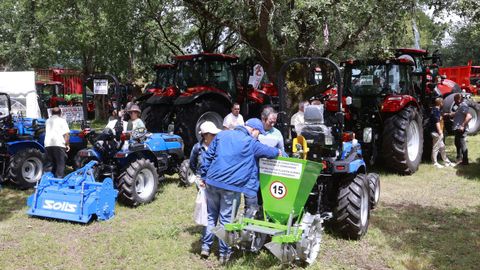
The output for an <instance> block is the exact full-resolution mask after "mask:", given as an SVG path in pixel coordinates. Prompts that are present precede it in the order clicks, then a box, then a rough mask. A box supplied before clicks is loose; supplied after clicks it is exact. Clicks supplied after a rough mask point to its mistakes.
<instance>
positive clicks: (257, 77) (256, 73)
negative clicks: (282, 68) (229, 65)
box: [248, 64, 265, 89]
mask: <svg viewBox="0 0 480 270" xmlns="http://www.w3.org/2000/svg"><path fill="white" fill-rule="evenodd" d="M263 75H265V71H263V67H262V66H261V65H258V64H257V65H255V66H254V67H253V76H250V78H248V84H251V85H253V88H255V89H258V86H259V85H260V82H261V81H262V78H263Z"/></svg>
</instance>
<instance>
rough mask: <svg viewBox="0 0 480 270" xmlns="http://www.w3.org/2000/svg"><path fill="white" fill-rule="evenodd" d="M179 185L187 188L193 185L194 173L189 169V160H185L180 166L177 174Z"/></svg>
mask: <svg viewBox="0 0 480 270" xmlns="http://www.w3.org/2000/svg"><path fill="white" fill-rule="evenodd" d="M178 175H179V177H180V181H181V184H182V185H184V186H186V187H188V186H191V185H192V184H193V183H195V178H196V176H195V173H194V172H193V171H192V170H191V169H190V160H188V159H185V160H184V161H183V162H182V164H181V165H180V172H179V173H178Z"/></svg>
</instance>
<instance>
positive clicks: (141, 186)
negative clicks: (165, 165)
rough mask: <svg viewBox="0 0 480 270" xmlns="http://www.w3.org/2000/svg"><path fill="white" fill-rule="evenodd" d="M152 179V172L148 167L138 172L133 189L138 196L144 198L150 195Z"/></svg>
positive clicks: (153, 179)
mask: <svg viewBox="0 0 480 270" xmlns="http://www.w3.org/2000/svg"><path fill="white" fill-rule="evenodd" d="M154 181H155V178H154V177H153V173H152V172H151V171H150V170H149V169H147V168H145V169H142V170H141V171H140V172H138V174H137V177H136V178H135V190H136V192H137V195H138V197H140V198H141V199H144V200H145V199H147V198H148V197H150V195H151V194H152V193H153V192H154V190H153V187H154V186H155V185H154Z"/></svg>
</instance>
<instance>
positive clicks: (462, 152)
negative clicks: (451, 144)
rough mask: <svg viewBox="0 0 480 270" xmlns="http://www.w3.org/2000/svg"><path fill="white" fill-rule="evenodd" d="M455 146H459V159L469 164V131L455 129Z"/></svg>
mask: <svg viewBox="0 0 480 270" xmlns="http://www.w3.org/2000/svg"><path fill="white" fill-rule="evenodd" d="M455 147H456V148H457V161H460V160H461V161H462V163H463V164H468V149H467V132H466V131H460V130H455Z"/></svg>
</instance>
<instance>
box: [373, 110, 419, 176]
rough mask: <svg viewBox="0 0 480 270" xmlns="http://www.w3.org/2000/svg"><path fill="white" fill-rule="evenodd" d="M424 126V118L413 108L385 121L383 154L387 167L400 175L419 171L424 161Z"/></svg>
mask: <svg viewBox="0 0 480 270" xmlns="http://www.w3.org/2000/svg"><path fill="white" fill-rule="evenodd" d="M422 126H423V125H422V117H421V115H420V114H419V113H418V110H417V109H416V108H415V107H412V106H408V107H406V108H404V109H403V110H401V111H400V112H398V113H397V114H395V115H393V116H391V117H390V118H387V120H385V125H384V128H383V135H382V139H383V144H382V153H383V160H384V162H385V165H386V166H387V167H389V168H391V169H392V170H394V171H396V172H397V173H400V174H413V173H414V172H415V171H417V169H418V166H419V165H420V161H421V160H422V151H423V128H422Z"/></svg>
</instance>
